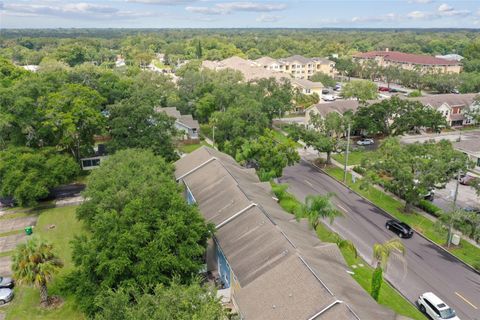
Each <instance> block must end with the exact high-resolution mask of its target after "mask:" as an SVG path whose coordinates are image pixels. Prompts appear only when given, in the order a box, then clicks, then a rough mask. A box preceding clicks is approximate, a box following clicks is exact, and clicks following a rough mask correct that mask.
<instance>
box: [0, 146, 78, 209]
mask: <svg viewBox="0 0 480 320" xmlns="http://www.w3.org/2000/svg"><path fill="white" fill-rule="evenodd" d="M78 171H79V166H78V164H77V163H76V162H75V161H74V160H73V158H72V157H70V156H68V155H64V154H59V153H58V152H57V151H56V150H55V149H53V148H43V149H41V150H35V149H31V148H27V147H10V148H7V149H5V150H1V151H0V196H2V197H13V198H14V199H15V201H16V203H17V204H19V205H21V206H31V205H34V204H36V203H37V201H38V200H40V199H42V198H45V197H46V196H48V194H49V192H50V189H51V188H53V187H55V186H57V185H59V184H62V183H67V182H69V181H70V180H71V179H72V178H74V177H75V176H76V175H77V174H78Z"/></svg>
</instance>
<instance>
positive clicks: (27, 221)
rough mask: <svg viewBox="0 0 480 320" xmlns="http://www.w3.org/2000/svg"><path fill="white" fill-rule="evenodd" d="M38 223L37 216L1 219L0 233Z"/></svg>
mask: <svg viewBox="0 0 480 320" xmlns="http://www.w3.org/2000/svg"><path fill="white" fill-rule="evenodd" d="M36 223H37V216H33V217H23V218H14V219H2V220H0V233H5V232H10V231H13V230H20V229H23V228H25V227H28V226H34V225H35V224H36Z"/></svg>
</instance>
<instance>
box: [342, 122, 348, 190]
mask: <svg viewBox="0 0 480 320" xmlns="http://www.w3.org/2000/svg"><path fill="white" fill-rule="evenodd" d="M349 149H350V123H348V133H347V150H346V151H345V165H344V166H343V171H344V172H343V183H347V164H348V152H349Z"/></svg>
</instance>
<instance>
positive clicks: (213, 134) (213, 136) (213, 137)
mask: <svg viewBox="0 0 480 320" xmlns="http://www.w3.org/2000/svg"><path fill="white" fill-rule="evenodd" d="M212 140H213V141H212V142H213V149H215V125H213V133H212Z"/></svg>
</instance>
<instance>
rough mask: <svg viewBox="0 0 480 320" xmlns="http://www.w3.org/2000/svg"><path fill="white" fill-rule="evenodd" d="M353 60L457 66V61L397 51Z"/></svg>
mask: <svg viewBox="0 0 480 320" xmlns="http://www.w3.org/2000/svg"><path fill="white" fill-rule="evenodd" d="M354 57H355V58H362V59H374V58H375V57H383V58H384V59H385V60H387V61H393V62H405V63H412V64H421V65H447V66H448V65H458V64H459V62H458V61H452V60H446V59H441V58H436V57H432V56H427V55H421V54H411V53H403V52H398V51H369V52H363V53H358V54H356V55H354Z"/></svg>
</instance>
